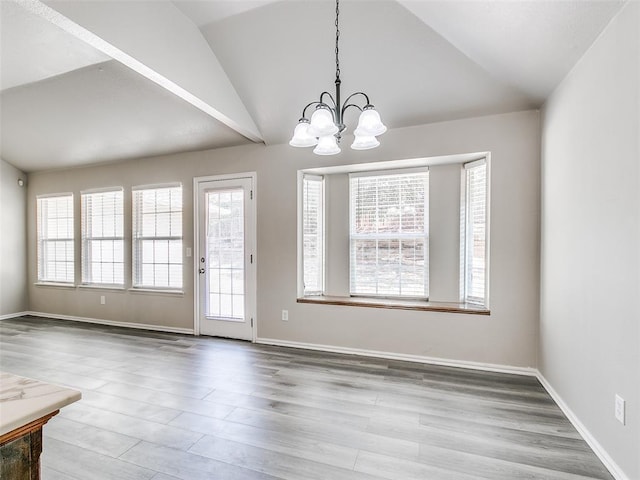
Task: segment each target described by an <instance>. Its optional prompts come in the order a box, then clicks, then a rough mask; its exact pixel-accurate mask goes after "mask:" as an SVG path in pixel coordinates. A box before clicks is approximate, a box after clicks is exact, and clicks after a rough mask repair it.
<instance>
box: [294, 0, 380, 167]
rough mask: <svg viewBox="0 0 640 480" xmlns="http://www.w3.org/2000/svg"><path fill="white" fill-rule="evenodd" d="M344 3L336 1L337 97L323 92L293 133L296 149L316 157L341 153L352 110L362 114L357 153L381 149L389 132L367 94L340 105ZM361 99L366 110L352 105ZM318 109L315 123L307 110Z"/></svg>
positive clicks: (357, 94) (303, 115)
mask: <svg viewBox="0 0 640 480" xmlns="http://www.w3.org/2000/svg"><path fill="white" fill-rule="evenodd" d="M339 3H340V0H336V23H335V24H336V81H335V84H336V92H335V97H333V96H332V95H331V94H330V93H329V92H322V93H321V94H320V100H319V101H317V102H311V103H309V104H308V105H307V106H306V107H304V109H303V110H302V118H300V120H298V125H296V128H295V130H294V132H293V138H292V139H291V141H290V142H289V145H291V146H292V147H313V146H315V147H316V148H314V149H313V153H315V154H317V155H335V154H337V153H340V146H339V145H338V144H339V143H340V139H341V138H342V133H343V132H344V131H345V129H346V128H347V127H346V125H345V124H344V122H343V120H344V113H345V111H346V110H347V109H348V108H349V107H355V108H357V109H358V110H360V112H361V113H360V118H359V119H358V126H357V127H356V129H355V130H354V132H353V134H354V135H355V140H354V141H353V143H352V144H351V148H353V149H354V150H368V149H370V148H375V147H377V146H378V145H380V142H379V141H378V139H377V138H376V137H377V136H378V135H382V134H383V133H384V132H386V131H387V127H385V126H384V125H383V123H382V121H381V120H380V114H379V113H378V112H377V111H376V110H375V108H374V106H373V105H371V103H370V102H369V97H368V96H367V94H366V93H364V92H356V93H353V94H351V95H349V96H348V97H347V99H346V100H345V101H344V103H340V83H341V82H340V59H339V57H338V54H339V53H340V49H339V45H338V40H339V39H340V28H339V23H338V20H339V17H340V5H339ZM358 96H361V97H363V99H364V101H365V102H366V103H365V105H364V107H360V106H359V105H357V104H355V103H350V102H351V100H352V99H353V98H354V97H358ZM312 106H315V109H314V110H313V114H312V115H311V119H308V118H307V116H306V115H307V109H308V108H309V107H312Z"/></svg>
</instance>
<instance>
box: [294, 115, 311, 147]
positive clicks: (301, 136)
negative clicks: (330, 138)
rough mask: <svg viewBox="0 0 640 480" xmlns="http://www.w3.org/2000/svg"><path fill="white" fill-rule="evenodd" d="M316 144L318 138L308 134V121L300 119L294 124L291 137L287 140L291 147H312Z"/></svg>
mask: <svg viewBox="0 0 640 480" xmlns="http://www.w3.org/2000/svg"><path fill="white" fill-rule="evenodd" d="M317 144H318V139H317V138H316V137H314V136H313V135H309V122H307V121H302V122H300V123H298V125H296V128H295V130H294V131H293V138H292V139H291V141H290V142H289V145H291V146H292V147H313V146H314V145H317Z"/></svg>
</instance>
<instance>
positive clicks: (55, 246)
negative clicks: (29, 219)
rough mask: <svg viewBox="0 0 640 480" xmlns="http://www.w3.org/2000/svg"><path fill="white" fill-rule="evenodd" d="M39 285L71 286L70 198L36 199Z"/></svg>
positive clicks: (71, 233) (72, 263)
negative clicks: (63, 284) (43, 283)
mask: <svg viewBox="0 0 640 480" xmlns="http://www.w3.org/2000/svg"><path fill="white" fill-rule="evenodd" d="M36 203H37V217H38V225H37V230H38V233H37V237H38V281H39V282H57V283H73V282H74V262H73V255H74V252H73V194H71V193H69V194H63V195H57V196H48V197H37V202H36Z"/></svg>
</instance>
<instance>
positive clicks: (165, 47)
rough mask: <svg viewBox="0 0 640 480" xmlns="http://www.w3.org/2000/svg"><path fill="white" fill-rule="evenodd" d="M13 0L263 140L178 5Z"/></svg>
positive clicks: (257, 139)
mask: <svg viewBox="0 0 640 480" xmlns="http://www.w3.org/2000/svg"><path fill="white" fill-rule="evenodd" d="M13 1H15V2H16V3H18V4H19V5H21V6H22V7H24V8H25V9H27V10H28V11H30V12H32V13H34V14H36V15H39V16H40V17H42V18H44V19H46V20H48V21H49V22H51V23H52V24H54V25H56V26H58V27H59V28H61V29H62V30H64V31H66V32H67V33H69V34H71V35H73V36H74V37H76V38H78V39H79V40H82V41H83V42H85V43H87V44H89V45H91V46H92V47H94V48H95V49H97V50H99V51H101V52H103V53H104V54H106V55H108V56H109V57H111V58H113V59H114V60H117V61H118V62H120V63H122V64H124V65H126V66H127V67H129V68H131V69H132V70H134V71H135V72H137V73H139V74H140V75H143V76H144V77H146V78H148V79H149V80H151V81H153V82H154V83H156V84H158V85H160V86H161V87H163V88H165V89H166V90H168V91H170V92H171V93H173V94H175V95H177V96H178V97H180V98H182V99H183V100H185V101H186V102H188V103H190V104H191V105H193V106H194V107H196V108H198V109H199V110H201V111H203V112H205V113H206V114H208V115H210V116H211V117H213V118H215V119H216V120H218V121H220V122H221V123H223V124H225V125H227V126H228V127H229V128H231V129H233V130H235V131H236V132H238V133H239V134H241V135H243V136H245V137H246V138H248V139H250V140H252V141H254V142H262V141H263V138H262V135H261V133H260V131H259V130H258V127H257V126H256V124H255V122H254V121H253V119H252V118H251V116H250V115H249V112H248V111H247V109H246V107H245V106H244V104H243V103H242V100H241V99H240V97H239V96H238V94H237V92H236V90H235V88H234V87H233V85H232V84H231V81H230V80H229V78H228V76H227V74H226V72H225V71H224V69H223V68H222V66H221V65H220V62H219V61H218V59H217V58H216V56H215V54H214V53H213V51H212V50H211V49H210V48H209V45H208V44H207V42H206V40H205V39H204V37H203V36H202V34H201V33H200V31H199V30H198V28H197V27H196V26H195V25H194V24H193V23H192V22H191V21H190V20H189V19H188V18H186V17H185V16H184V14H183V13H182V12H180V11H179V10H178V9H177V8H176V7H175V6H174V5H173V3H171V2H168V1H155V2H107V1H96V2H81V1H64V2H57V1H47V2H46V3H44V2H41V1H39V0H13Z"/></svg>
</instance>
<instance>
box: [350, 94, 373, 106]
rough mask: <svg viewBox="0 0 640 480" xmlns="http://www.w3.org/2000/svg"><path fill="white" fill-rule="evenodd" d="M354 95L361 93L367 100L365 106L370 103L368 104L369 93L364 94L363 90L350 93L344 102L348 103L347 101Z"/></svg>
mask: <svg viewBox="0 0 640 480" xmlns="http://www.w3.org/2000/svg"><path fill="white" fill-rule="evenodd" d="M356 95H362V96H363V97H364V99H365V100H366V101H367V103H366V105H365V107H366V106H367V105H370V104H371V102H370V101H369V95H367V94H366V93H364V92H356V93H352V94H351V95H349V96H348V97H347V99H346V100H345V101H344V103H348V102H349V100H351V99H352V98H353V97H355V96H356Z"/></svg>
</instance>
